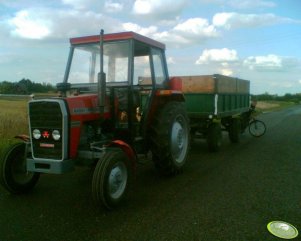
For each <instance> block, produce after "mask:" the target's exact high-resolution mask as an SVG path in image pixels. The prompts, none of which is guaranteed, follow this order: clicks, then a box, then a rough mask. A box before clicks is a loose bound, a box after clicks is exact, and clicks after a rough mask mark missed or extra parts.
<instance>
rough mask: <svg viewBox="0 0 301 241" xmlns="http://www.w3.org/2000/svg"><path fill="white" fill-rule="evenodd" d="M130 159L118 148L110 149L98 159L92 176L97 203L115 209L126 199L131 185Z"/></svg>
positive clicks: (93, 193)
mask: <svg viewBox="0 0 301 241" xmlns="http://www.w3.org/2000/svg"><path fill="white" fill-rule="evenodd" d="M130 165H131V163H130V160H129V159H128V157H127V155H126V154H125V153H124V152H123V151H122V150H118V149H113V150H111V149H110V150H108V151H107V152H106V153H105V154H104V155H103V157H102V158H101V160H99V161H98V163H97V165H96V167H95V170H94V174H93V178H92V196H93V199H94V201H95V203H96V204H102V205H103V206H104V207H105V208H107V209H109V210H110V209H113V208H115V207H116V206H118V205H120V203H121V202H122V201H123V200H124V199H125V197H126V193H127V190H128V186H129V180H130V177H131V173H130V169H131V168H130Z"/></svg>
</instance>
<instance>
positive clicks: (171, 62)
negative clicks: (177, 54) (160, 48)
mask: <svg viewBox="0 0 301 241" xmlns="http://www.w3.org/2000/svg"><path fill="white" fill-rule="evenodd" d="M167 63H168V64H175V63H176V62H175V60H174V58H173V57H168V58H167Z"/></svg>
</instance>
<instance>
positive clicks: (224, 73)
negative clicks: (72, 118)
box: [220, 69, 233, 76]
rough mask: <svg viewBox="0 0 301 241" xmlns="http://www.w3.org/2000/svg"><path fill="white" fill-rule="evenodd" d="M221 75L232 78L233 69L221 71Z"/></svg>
mask: <svg viewBox="0 0 301 241" xmlns="http://www.w3.org/2000/svg"><path fill="white" fill-rule="evenodd" d="M220 73H221V74H222V75H226V76H232V75H233V70H232V69H220Z"/></svg>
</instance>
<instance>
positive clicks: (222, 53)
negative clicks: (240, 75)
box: [195, 48, 238, 66]
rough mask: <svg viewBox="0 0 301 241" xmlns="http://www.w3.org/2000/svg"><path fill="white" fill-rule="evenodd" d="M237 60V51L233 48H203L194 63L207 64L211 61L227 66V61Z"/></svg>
mask: <svg viewBox="0 0 301 241" xmlns="http://www.w3.org/2000/svg"><path fill="white" fill-rule="evenodd" d="M236 61H238V56H237V52H236V50H234V49H227V48H223V49H205V50H204V51H203V53H202V55H201V56H200V57H199V59H198V60H197V61H196V62H195V63H196V64H209V63H212V62H215V63H220V64H221V65H222V66H227V65H228V63H229V62H236Z"/></svg>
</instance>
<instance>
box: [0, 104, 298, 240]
mask: <svg viewBox="0 0 301 241" xmlns="http://www.w3.org/2000/svg"><path fill="white" fill-rule="evenodd" d="M259 119H261V120H263V121H265V123H266V125H267V133H266V134H265V135H264V136H263V137H261V138H254V137H251V136H250V135H249V134H248V133H245V134H243V136H242V138H241V141H240V143H238V144H232V143H230V142H229V140H228V138H227V135H226V133H225V135H224V138H223V146H222V148H221V150H220V152H218V153H209V152H208V151H207V147H206V144H205V142H203V141H196V142H195V143H194V144H193V146H192V148H191V151H190V155H189V158H188V161H187V165H186V166H185V170H184V172H183V174H181V175H178V176H176V177H172V178H164V177H160V176H159V175H158V174H157V173H156V171H155V170H154V168H153V165H152V163H150V162H147V161H144V162H143V163H141V164H140V165H139V168H138V172H137V176H136V180H135V184H134V185H133V186H132V188H131V192H130V193H129V197H128V199H127V201H126V202H125V203H124V205H122V206H121V207H120V208H119V209H118V210H114V211H105V210H104V209H102V208H99V207H96V206H95V205H94V204H93V202H92V200H91V186H90V184H91V175H92V171H91V170H90V169H86V168H81V169H77V170H76V171H75V172H72V173H69V174H65V175H43V176H42V177H41V179H40V181H39V183H38V185H37V187H36V188H35V189H34V190H33V192H32V193H30V194H27V195H24V196H13V195H10V194H7V193H6V192H5V191H4V190H3V189H2V188H1V189H0V214H1V215H0V240H1V241H10V240H12V241H16V240H24V241H27V240H31V241H35V240H44V241H46V240H51V241H53V240H72V241H75V240H123V241H126V240H133V241H135V240H181V241H183V240H204V241H219V240H225V241H235V240H239V241H242V240H245V241H247V240H250V241H251V240H252V241H254V240H256V241H261V240H262V241H263V240H264V241H268V240H279V239H278V238H276V237H274V236H272V235H271V234H270V233H269V232H268V231H267V228H266V225H267V224H268V223H269V222H270V221H273V220H283V221H286V222H289V223H292V224H293V225H295V226H296V227H297V228H298V229H299V232H300V231H301V155H300V149H301V125H300V120H301V107H300V106H296V107H293V108H289V109H286V110H282V111H278V112H272V113H265V114H262V115H261V116H259ZM299 238H300V240H301V237H299ZM296 240H298V239H296Z"/></svg>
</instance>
